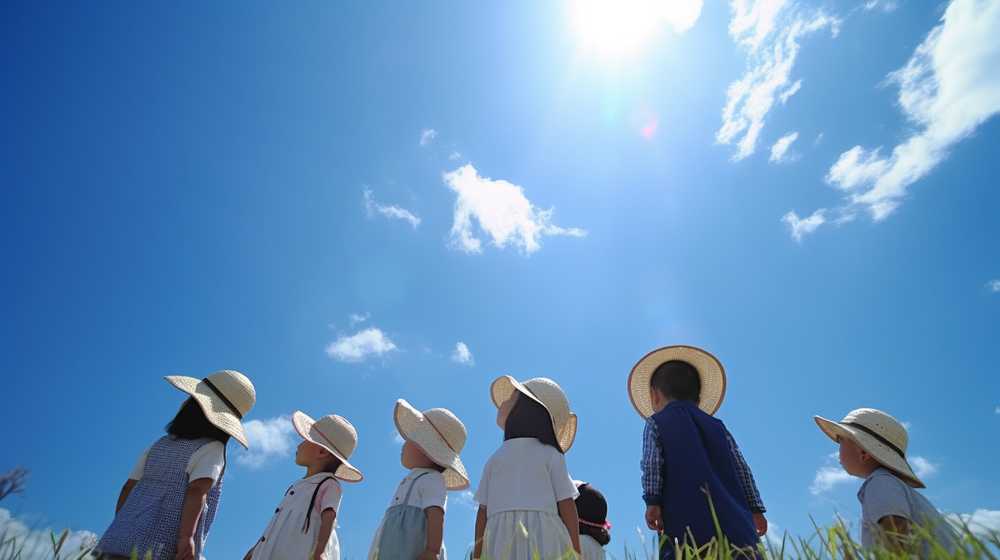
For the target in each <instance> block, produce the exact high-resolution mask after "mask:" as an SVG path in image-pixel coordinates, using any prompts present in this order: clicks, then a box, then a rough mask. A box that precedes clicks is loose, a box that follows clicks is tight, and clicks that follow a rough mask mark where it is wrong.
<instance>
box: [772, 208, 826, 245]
mask: <svg viewBox="0 0 1000 560" xmlns="http://www.w3.org/2000/svg"><path fill="white" fill-rule="evenodd" d="M781 221H782V222H785V223H786V224H788V229H789V231H790V232H791V234H792V238H793V239H795V240H796V241H798V242H800V243H801V242H802V238H803V237H805V236H806V235H809V234H810V233H812V232H814V231H816V229H817V228H818V227H819V226H821V225H823V224H824V223H826V209H825V208H820V209H819V210H816V211H815V212H813V213H812V214H810V215H809V216H808V217H806V218H799V215H798V214H797V213H795V211H794V210H791V211H789V212H788V213H787V214H785V215H784V217H782V218H781Z"/></svg>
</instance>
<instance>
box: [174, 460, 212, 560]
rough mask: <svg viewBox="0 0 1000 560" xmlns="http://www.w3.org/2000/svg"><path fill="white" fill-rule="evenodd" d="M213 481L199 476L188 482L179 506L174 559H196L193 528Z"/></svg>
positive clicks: (196, 523) (196, 524) (203, 507)
mask: <svg viewBox="0 0 1000 560" xmlns="http://www.w3.org/2000/svg"><path fill="white" fill-rule="evenodd" d="M214 483H215V482H214V481H213V480H212V479H211V478H199V479H197V480H192V481H191V482H189V483H188V487H187V491H186V492H185V493H184V505H183V506H182V507H181V525H180V528H178V530H177V556H175V557H174V558H175V560H196V559H195V557H194V529H195V527H197V526H198V518H199V517H201V512H202V510H203V509H205V500H206V498H207V496H208V491H209V490H211V489H212V484H214Z"/></svg>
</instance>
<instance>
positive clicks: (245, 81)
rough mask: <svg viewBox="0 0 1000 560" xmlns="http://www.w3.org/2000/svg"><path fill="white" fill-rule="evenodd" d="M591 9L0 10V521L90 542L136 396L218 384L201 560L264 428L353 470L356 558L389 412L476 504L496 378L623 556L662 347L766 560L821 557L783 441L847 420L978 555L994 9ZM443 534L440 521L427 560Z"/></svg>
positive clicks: (460, 541) (993, 278)
mask: <svg viewBox="0 0 1000 560" xmlns="http://www.w3.org/2000/svg"><path fill="white" fill-rule="evenodd" d="M612 4H615V5H616V6H618V8H617V9H616V10H613V11H610V12H608V13H597V14H596V15H593V14H591V12H589V11H587V10H588V9H589V7H588V6H587V5H582V4H579V3H575V2H552V3H538V2H527V1H526V2H506V3H502V4H501V3H497V4H493V5H486V4H483V3H466V4H455V3H447V4H446V3H430V4H428V3H420V4H419V5H418V4H416V3H415V4H413V5H399V4H398V3H397V4H382V3H375V2H368V3H363V4H353V5H346V6H344V5H340V6H336V7H335V6H332V5H330V4H327V3H320V2H317V3H299V4H296V5H295V6H294V7H289V6H286V5H282V6H278V5H276V4H262V3H250V4H245V3H244V4H239V5H237V4H234V3H215V4H211V5H202V4H196V3H181V4H171V5H169V6H167V5H162V6H150V5H142V6H140V5H137V4H135V3H102V4H100V5H89V6H79V5H60V6H55V5H52V4H39V3H30V4H27V3H26V4H21V5H17V4H12V3H8V4H5V5H4V7H3V8H2V10H3V17H2V18H0V21H2V23H0V25H2V26H3V35H4V37H5V44H6V46H7V48H5V49H0V57H2V62H3V67H4V68H5V69H7V71H6V72H5V78H4V82H5V84H4V87H3V88H2V90H0V100H2V103H0V107H2V109H0V110H2V111H3V121H4V123H5V126H3V128H2V132H0V134H2V135H3V137H4V146H5V150H4V151H3V156H2V160H0V161H2V166H0V177H2V183H3V199H4V200H3V204H2V205H0V228H2V230H0V231H2V235H0V244H2V246H0V248H2V254H3V255H4V262H5V271H6V273H5V274H3V275H2V277H0V283H2V284H0V286H2V288H3V289H2V293H3V294H4V312H3V317H4V320H3V321H2V322H0V328H2V329H3V330H2V333H0V334H2V336H0V340H2V341H3V342H2V344H3V351H2V352H0V370H2V371H3V376H4V394H5V395H6V398H5V399H4V403H5V404H4V406H3V407H2V408H0V421H2V423H3V425H4V426H6V427H5V429H4V440H5V452H4V453H3V455H2V457H3V461H2V464H0V469H6V468H9V467H13V466H15V465H18V464H20V465H23V466H25V467H27V468H29V469H30V470H31V479H30V482H29V486H28V488H27V490H26V491H25V492H24V493H23V495H20V496H17V497H14V498H9V499H7V500H5V501H4V502H3V503H2V504H0V505H2V507H3V510H4V511H0V520H2V521H3V522H4V523H6V524H7V525H8V526H9V527H10V526H16V527H20V528H23V527H31V528H36V529H42V528H45V527H58V528H62V527H69V528H72V529H74V530H79V531H93V532H96V533H100V532H101V531H102V530H103V529H104V528H105V527H106V525H107V523H108V522H109V521H110V519H111V515H112V511H113V507H114V502H115V498H116V496H117V492H118V489H119V487H120V485H121V483H122V481H123V480H124V478H125V476H126V475H127V473H128V471H129V468H130V467H131V465H132V463H133V461H134V460H135V458H136V456H137V454H138V453H139V452H140V451H141V450H142V449H143V448H144V447H145V446H147V445H149V444H150V442H151V441H152V440H153V439H154V438H156V437H157V435H158V434H159V433H161V430H162V426H163V425H164V424H165V423H166V422H167V421H168V420H169V419H170V417H171V416H172V414H173V413H174V412H175V410H176V408H177V406H178V405H179V404H180V402H181V401H182V395H181V394H180V393H178V392H177V391H176V390H174V389H172V388H171V387H169V386H168V385H167V384H166V383H164V382H163V381H162V376H164V375H168V374H177V373H180V374H187V375H192V376H196V377H201V376H203V375H205V374H207V373H209V372H211V371H213V370H216V369H221V368H234V369H239V370H241V371H243V372H245V373H246V374H247V375H249V376H250V377H251V378H252V379H253V381H254V383H255V384H256V387H257V391H258V403H257V406H256V408H255V409H254V410H253V412H252V414H251V415H250V417H249V419H251V420H253V423H252V425H251V437H253V438H254V441H253V445H252V449H251V452H250V453H249V454H247V453H242V452H239V451H237V450H236V449H235V447H233V448H231V452H232V453H231V457H232V459H233V460H232V465H231V468H230V470H229V473H228V475H227V479H226V490H225V493H224V496H223V503H222V506H221V510H220V514H219V517H218V519H217V523H216V526H215V527H214V529H213V531H212V535H211V539H210V542H209V548H208V554H209V556H211V557H215V558H233V557H236V556H237V555H238V554H242V552H243V551H245V550H246V548H248V547H249V545H250V544H252V543H253V542H254V540H255V539H256V538H257V537H258V536H259V534H260V531H261V530H262V528H263V526H264V524H265V523H266V521H267V519H268V518H269V515H270V513H271V512H272V511H273V507H274V504H275V503H276V502H277V501H278V499H279V498H280V496H281V493H282V492H283V491H284V490H285V488H286V487H287V486H288V484H290V483H291V482H292V480H294V478H295V477H297V476H301V470H300V469H299V468H298V467H296V466H295V465H294V464H293V462H292V459H291V456H290V454H289V451H288V450H289V447H286V446H294V445H295V443H296V442H295V439H294V437H292V436H291V435H290V433H289V432H288V430H287V424H286V423H285V421H284V420H282V417H285V416H287V415H289V414H290V413H291V412H292V411H293V410H296V409H301V410H304V411H306V412H307V413H309V414H312V415H314V416H318V415H322V414H326V413H332V412H335V413H338V414H341V415H344V416H346V417H348V418H349V419H351V420H352V421H353V422H354V424H355V425H356V426H357V428H358V430H359V432H360V443H359V447H358V451H357V453H356V455H355V456H354V460H355V461H354V462H355V464H356V465H357V466H358V467H359V468H361V469H362V470H363V471H364V473H365V475H366V479H365V481H364V482H363V483H361V484H357V485H350V486H347V487H346V488H345V492H344V501H343V507H342V511H341V514H340V523H341V528H340V529H339V535H340V540H341V543H342V550H343V552H344V555H345V557H348V558H359V557H362V556H363V555H364V554H365V553H366V551H367V548H368V545H369V542H370V538H371V535H372V533H373V531H374V529H375V526H376V524H377V522H378V520H379V518H380V516H381V514H382V511H383V510H384V507H385V504H386V502H387V501H388V499H389V497H390V495H391V493H392V491H393V489H394V487H395V485H396V484H397V482H398V481H399V479H400V478H401V477H402V475H403V470H402V467H400V465H399V463H398V455H399V445H398V443H396V442H395V441H394V431H393V424H392V419H391V411H392V406H393V403H394V401H395V399H397V398H400V397H402V398H406V399H408V400H409V401H410V402H412V403H413V404H414V405H416V406H418V407H420V408H430V407H434V406H444V407H448V408H450V409H452V410H453V411H454V412H455V413H457V414H458V415H459V416H460V417H461V418H462V419H463V420H464V422H465V424H466V426H467V427H468V429H469V434H470V437H469V442H468V445H467V447H466V449H465V451H464V453H463V457H464V460H465V463H466V465H467V466H468V467H469V470H470V472H471V473H473V479H474V480H473V484H475V482H476V480H477V479H478V475H479V472H480V471H481V468H482V466H483V464H484V463H485V460H486V459H487V457H488V456H489V455H490V453H492V451H493V450H494V449H495V448H496V447H497V446H498V444H499V442H500V439H501V434H500V432H499V430H498V429H496V428H495V426H494V414H495V412H494V409H493V407H492V405H491V404H490V401H489V397H488V386H489V383H490V381H491V380H492V379H493V378H495V377H496V376H498V375H500V374H504V373H510V374H512V375H515V376H517V377H519V378H525V377H532V376H539V375H544V376H548V377H552V378H554V379H555V380H557V381H558V382H559V383H560V384H561V385H562V386H563V388H564V389H565V390H566V392H567V393H568V396H569V399H570V402H571V403H572V405H573V408H574V409H575V410H576V412H577V413H578V414H579V416H580V433H579V436H578V438H577V442H576V445H575V446H574V448H573V449H572V451H571V452H570V453H569V454H568V456H567V459H568V462H569V466H570V470H571V473H572V474H573V475H574V476H575V477H576V478H580V479H584V480H588V481H591V482H592V483H593V484H594V485H596V486H597V487H599V488H601V489H602V490H603V491H604V492H605V494H606V496H607V497H608V499H609V502H610V519H611V521H612V523H613V524H614V529H613V542H612V545H611V549H610V550H611V552H613V553H614V554H616V555H618V556H620V555H621V547H622V545H623V544H625V543H628V544H629V545H630V546H637V545H638V535H637V533H636V529H635V528H636V526H639V525H641V519H642V513H643V505H642V503H641V500H640V497H639V494H640V491H639V481H638V461H639V455H640V436H641V430H642V423H641V421H640V419H639V418H638V416H637V415H636V414H635V413H634V411H633V409H632V408H631V406H630V404H629V401H628V398H627V395H626V392H625V380H626V377H627V375H628V371H629V369H630V368H631V366H632V365H633V364H634V362H635V361H636V360H637V359H638V358H640V357H641V356H642V355H643V354H644V353H645V352H647V351H648V350H650V349H652V348H654V347H657V346H662V345H667V344H677V343H686V344H695V345H700V346H704V347H706V348H708V349H710V350H711V351H713V352H715V353H716V354H717V355H718V356H719V358H720V359H721V360H722V361H723V363H724V364H725V365H726V367H727V369H728V372H729V392H728V394H727V400H726V402H725V404H724V405H723V407H722V409H721V411H720V413H719V416H720V417H721V418H723V419H724V420H725V421H726V423H727V425H728V426H729V428H730V430H731V431H732V432H733V434H734V435H735V436H736V438H737V440H738V441H739V442H740V445H741V446H742V448H743V451H744V454H745V455H746V457H747V459H748V461H749V462H750V464H751V466H752V468H753V470H754V473H755V475H756V477H757V481H758V483H759V485H760V487H761V491H762V494H763V498H764V500H765V502H766V504H767V506H768V507H769V514H768V515H769V518H770V520H771V521H772V524H774V525H773V526H775V525H776V526H777V527H779V528H780V529H779V530H786V529H787V530H789V531H791V532H793V533H798V534H804V533H806V532H808V531H809V529H810V526H811V525H810V521H809V517H808V516H809V515H813V516H814V517H815V518H816V519H817V520H818V521H820V522H826V521H828V520H830V519H832V516H833V515H834V513H835V512H840V513H841V514H843V515H844V516H845V517H847V518H854V517H856V515H857V509H858V507H857V503H856V501H855V499H854V498H853V493H854V492H855V490H856V488H857V486H858V481H856V480H845V479H843V477H839V476H836V475H834V474H831V472H835V471H829V470H828V469H827V467H829V466H831V464H833V463H830V459H829V457H828V455H829V454H830V453H831V452H833V451H834V447H833V445H832V444H831V443H830V442H829V441H828V440H826V439H825V437H824V436H823V435H822V434H821V433H820V432H819V431H818V429H816V427H815V425H814V424H813V423H812V420H811V416H812V415H813V414H823V415H825V416H832V417H840V416H841V415H843V414H845V413H846V412H847V411H849V410H850V409H852V408H856V407H860V406H874V407H879V408H883V409H885V410H887V411H889V412H890V413H892V414H894V415H896V416H897V417H898V418H900V419H901V420H904V421H906V422H908V423H909V425H910V430H911V454H912V455H914V456H917V457H920V458H921V459H920V460H919V461H920V463H921V465H922V466H921V469H923V470H924V472H926V473H928V475H927V482H928V486H929V487H928V489H927V491H926V493H927V495H928V496H929V497H930V498H931V499H932V500H933V501H934V502H935V504H936V505H937V506H938V507H939V508H941V509H942V510H945V511H948V512H953V513H957V514H975V515H976V516H977V517H976V519H978V520H983V521H984V522H992V523H996V524H998V525H1000V489H998V488H997V486H996V484H995V480H996V475H995V464H996V463H997V461H998V460H1000V455H998V451H997V450H996V449H995V446H990V445H984V442H989V441H994V440H995V439H996V437H997V432H998V427H1000V382H998V381H997V379H998V377H997V375H998V371H997V366H996V363H997V360H998V358H1000V355H998V352H1000V345H998V344H997V335H996V333H997V332H998V326H1000V325H998V323H1000V246H998V244H997V240H998V239H1000V220H997V215H998V211H1000V191H998V190H997V189H996V188H995V187H996V184H997V183H996V179H995V176H996V175H997V173H998V172H1000V162H998V160H997V158H996V146H997V145H998V142H1000V124H998V121H997V119H994V118H992V117H993V115H994V114H995V113H997V112H998V111H1000V77H998V76H1000V75H998V74H997V73H996V72H995V71H991V70H990V69H991V68H992V69H995V68H996V67H997V64H998V61H1000V46H998V43H997V42H996V41H993V40H986V39H985V38H987V37H995V36H996V34H997V33H1000V3H998V2H996V1H984V0H952V1H951V2H943V3H927V2H913V1H907V0H898V1H894V2H889V1H887V0H876V1H864V0H859V1H857V2H819V3H817V2H810V1H807V0H784V1H781V0H757V1H750V0H747V1H740V0H734V1H733V2H732V3H731V4H725V3H721V2H720V3H713V2H707V3H705V4H704V6H702V5H701V2H698V1H695V0H690V1H689V2H687V3H684V2H677V3H674V4H673V8H663V7H660V6H659V4H656V3H648V2H638V1H637V2H632V3H629V2H624V3H623V2H617V3H612ZM665 4H666V3H665ZM622 6H624V8H623V7H622ZM588 14H591V15H590V16H588ZM783 138H784V140H783V141H781V139H783ZM459 343H461V344H462V345H463V346H464V348H465V352H458V353H457V354H456V347H457V345H458V344H459ZM461 357H464V358H465V359H464V360H462V359H458V358H461ZM473 520H474V514H473V510H472V508H471V506H470V505H469V504H468V499H467V498H466V497H463V496H461V495H459V494H453V495H452V501H451V504H450V506H449V512H448V516H447V527H446V542H447V545H448V547H449V549H450V550H451V551H452V554H453V555H458V554H460V552H462V551H464V550H465V548H466V546H467V544H468V543H469V541H471V537H472V525H473ZM991 520H992V521H991ZM773 526H772V527H773ZM25 530H26V529H25Z"/></svg>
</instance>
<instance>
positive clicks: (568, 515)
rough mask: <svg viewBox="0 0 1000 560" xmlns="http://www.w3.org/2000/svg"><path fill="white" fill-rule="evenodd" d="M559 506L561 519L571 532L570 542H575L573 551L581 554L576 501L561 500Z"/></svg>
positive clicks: (569, 499) (570, 499)
mask: <svg viewBox="0 0 1000 560" xmlns="http://www.w3.org/2000/svg"><path fill="white" fill-rule="evenodd" d="M556 505H557V506H559V517H560V518H561V519H562V522H563V525H566V530H567V531H569V540H570V541H572V542H573V550H575V551H576V553H577V554H580V517H579V516H578V515H577V513H576V501H574V500H573V498H566V499H565V500H560V501H559V503H557V504H556Z"/></svg>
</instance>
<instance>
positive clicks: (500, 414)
mask: <svg viewBox="0 0 1000 560" xmlns="http://www.w3.org/2000/svg"><path fill="white" fill-rule="evenodd" d="M516 402H517V391H514V392H513V393H511V394H510V397H507V400H505V401H503V403H502V404H501V405H500V408H498V409H497V426H498V427H499V428H500V429H501V430H506V429H507V417H508V416H510V411H511V410H513V409H514V403H516Z"/></svg>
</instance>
